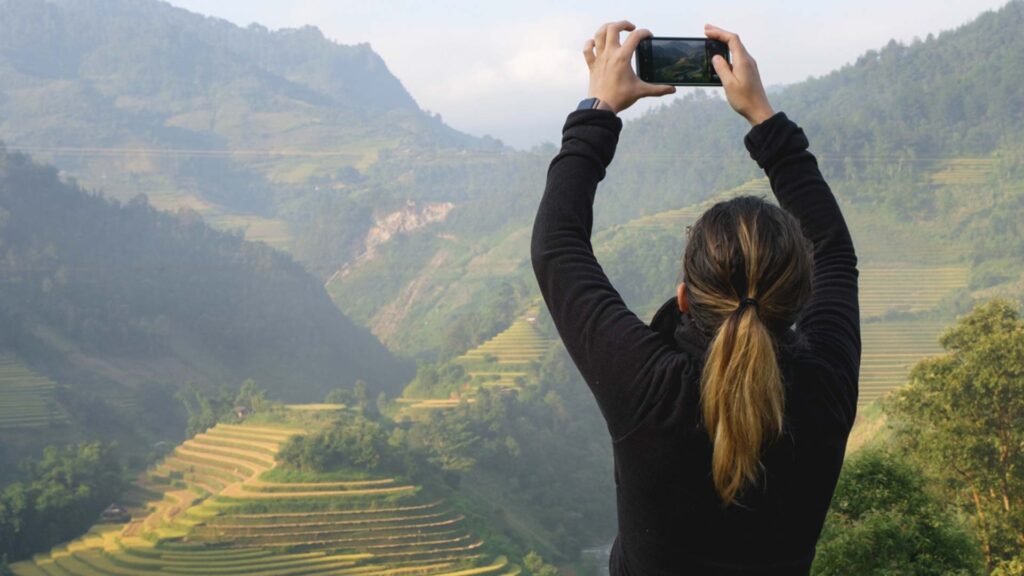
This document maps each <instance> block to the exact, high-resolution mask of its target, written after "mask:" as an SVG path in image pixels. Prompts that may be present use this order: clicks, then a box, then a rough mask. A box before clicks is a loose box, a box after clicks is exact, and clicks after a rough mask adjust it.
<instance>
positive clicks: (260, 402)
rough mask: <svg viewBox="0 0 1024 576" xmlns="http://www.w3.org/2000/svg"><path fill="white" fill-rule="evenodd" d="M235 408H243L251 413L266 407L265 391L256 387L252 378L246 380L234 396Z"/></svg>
mask: <svg viewBox="0 0 1024 576" xmlns="http://www.w3.org/2000/svg"><path fill="white" fill-rule="evenodd" d="M235 406H245V407H246V408H248V409H250V410H252V411H253V412H259V411H261V410H263V409H264V408H266V406H267V391H266V390H262V389H260V388H258V387H257V386H256V382H255V381H254V380H253V379H252V378H246V379H245V382H242V387H241V389H239V391H238V396H235Z"/></svg>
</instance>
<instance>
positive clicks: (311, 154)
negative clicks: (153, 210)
mask: <svg viewBox="0 0 1024 576" xmlns="http://www.w3.org/2000/svg"><path fill="white" fill-rule="evenodd" d="M6 147H7V149H8V150H10V151H13V152H23V153H26V154H53V155H56V156H83V157H119V156H156V157H167V158H190V157H196V158H233V157H238V156H242V157H285V158H341V157H362V156H364V155H365V154H364V153H360V152H352V151H341V150H333V151H332V150H293V149H286V148H280V149H268V150H255V149H233V150H212V149H195V148H116V147H78V146H17V145H12V144H11V143H10V142H8V143H6ZM736 152H738V150H737V151H736ZM428 154H430V152H429V151H428V152H419V153H416V154H413V155H412V156H425V155H428ZM499 156H505V157H512V156H537V157H544V158H549V157H551V154H550V153H548V152H543V153H541V152H533V151H529V150H524V151H519V150H517V151H508V150H449V151H446V152H444V153H440V154H436V157H443V158H446V159H458V158H494V157H499ZM816 156H817V158H818V159H819V160H823V161H837V160H847V159H849V160H853V161H885V162H941V161H943V160H961V161H968V162H979V163H985V164H988V163H992V162H994V161H995V159H994V158H992V157H986V156H961V155H954V154H931V155H927V156H914V157H900V156H893V155H885V154H842V155H840V154H817V155H816ZM617 157H618V158H630V159H641V160H643V159H652V160H725V159H727V157H726V156H724V155H718V154H670V153H665V152H653V153H642V152H623V153H621V154H618V155H617Z"/></svg>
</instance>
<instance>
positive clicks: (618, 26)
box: [604, 20, 636, 47]
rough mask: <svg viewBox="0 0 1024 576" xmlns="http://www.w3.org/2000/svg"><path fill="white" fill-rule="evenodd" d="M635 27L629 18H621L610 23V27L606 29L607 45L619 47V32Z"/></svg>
mask: <svg viewBox="0 0 1024 576" xmlns="http://www.w3.org/2000/svg"><path fill="white" fill-rule="evenodd" d="M634 28H636V26H634V25H633V24H632V23H631V22H629V21H628V20H620V21H618V22H613V23H611V24H609V25H608V29H607V30H605V42H604V43H605V46H615V47H618V45H619V34H621V33H622V31H623V30H633V29H634Z"/></svg>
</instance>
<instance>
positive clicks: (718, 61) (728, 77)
mask: <svg viewBox="0 0 1024 576" xmlns="http://www.w3.org/2000/svg"><path fill="white" fill-rule="evenodd" d="M711 66H713V67H714V68H715V74H718V77H719V78H721V79H722V85H729V84H732V83H733V82H735V81H736V76H735V75H733V73H732V66H729V63H728V62H726V60H725V57H724V56H722V55H721V54H715V55H714V56H712V57H711Z"/></svg>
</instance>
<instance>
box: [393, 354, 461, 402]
mask: <svg viewBox="0 0 1024 576" xmlns="http://www.w3.org/2000/svg"><path fill="white" fill-rule="evenodd" d="M465 380H466V372H465V369H463V367H462V366H460V365H458V364H456V363H454V362H444V363H441V364H433V363H429V362H422V361H421V362H420V363H419V364H418V365H417V366H416V377H415V378H413V379H412V381H411V382H409V384H408V385H406V387H405V390H404V392H403V394H405V395H406V396H409V397H412V398H424V397H425V398H447V397H448V396H449V395H450V394H451V393H452V392H455V391H457V390H458V388H459V386H460V385H461V384H462V383H463V382H465Z"/></svg>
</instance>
